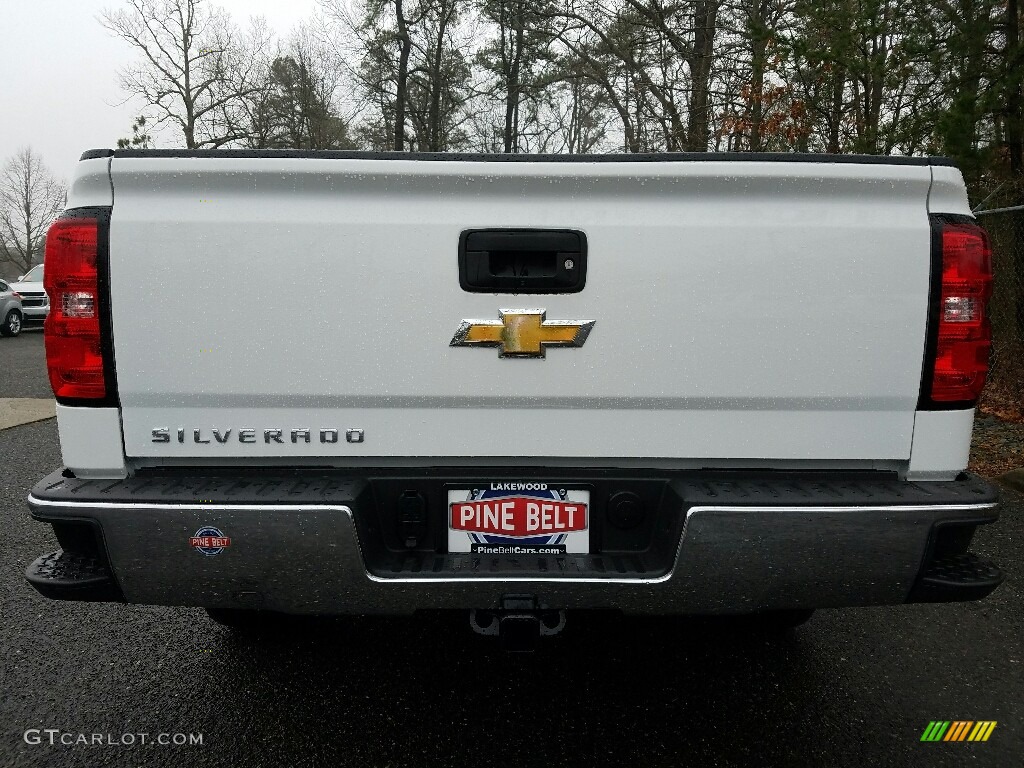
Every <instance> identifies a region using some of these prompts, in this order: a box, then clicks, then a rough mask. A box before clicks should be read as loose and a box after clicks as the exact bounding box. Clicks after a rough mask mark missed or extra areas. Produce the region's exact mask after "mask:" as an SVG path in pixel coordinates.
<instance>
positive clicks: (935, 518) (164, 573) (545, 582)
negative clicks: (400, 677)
mask: <svg viewBox="0 0 1024 768" xmlns="http://www.w3.org/2000/svg"><path fill="white" fill-rule="evenodd" d="M691 480H692V479H687V480H685V481H684V480H672V479H668V480H666V481H665V482H666V483H668V484H669V486H671V488H672V489H673V490H674V492H675V493H676V494H678V496H679V498H680V499H681V503H682V506H681V507H680V509H679V510H678V516H679V522H680V526H679V527H678V528H676V529H675V531H676V532H675V533H674V534H673V535H674V536H675V538H674V539H673V541H672V542H671V544H672V546H671V549H672V552H673V554H671V556H670V562H669V563H668V567H667V569H666V570H665V572H651V571H646V572H645V570H644V568H643V567H642V566H632V565H630V560H629V557H628V556H616V555H613V554H607V555H601V556H590V557H572V556H560V557H551V558H504V559H502V558H491V557H489V556H479V555H468V554H467V555H448V554H444V553H437V554H426V555H424V554H419V555H415V554H414V553H408V554H407V555H406V554H404V553H398V554H396V555H395V556H394V557H392V558H391V559H390V560H388V561H386V564H384V565H381V564H380V563H378V564H377V565H373V564H372V563H371V561H373V558H372V557H368V556H367V551H368V549H373V548H374V547H377V546H379V542H375V541H374V540H373V533H372V531H369V530H368V529H367V528H366V527H365V526H363V525H360V520H359V512H358V510H359V505H365V504H368V503H370V502H369V501H368V498H369V494H368V493H366V492H365V489H364V488H361V486H360V482H361V481H358V480H355V481H353V483H352V484H351V486H350V487H347V488H341V489H340V490H339V489H338V488H335V491H337V493H335V494H334V497H335V498H334V500H332V501H331V502H330V503H309V502H308V501H306V500H303V499H301V498H300V499H297V500H296V501H295V502H288V501H286V499H287V498H288V493H287V492H285V491H284V490H283V491H282V493H280V494H278V493H268V494H264V495H266V496H267V497H268V498H267V500H265V501H263V500H258V498H257V497H258V496H259V495H260V494H259V493H258V492H256V491H253V493H255V495H252V494H249V495H247V496H246V497H245V499H244V500H240V501H233V500H230V496H231V494H229V493H226V492H225V495H224V496H223V497H221V498H217V497H214V496H210V497H209V498H201V499H192V500H185V499H178V498H174V499H168V500H166V501H161V500H158V499H159V498H160V493H159V488H158V487H157V489H156V491H154V489H153V487H150V488H149V491H144V490H140V491H139V492H138V493H134V494H133V495H134V496H136V497H137V499H138V500H136V501H131V500H127V499H128V496H126V495H125V494H124V493H117V492H116V491H115V492H113V493H111V489H112V488H113V487H114V486H115V485H116V483H114V482H110V483H107V484H106V485H105V486H104V485H103V484H102V483H100V481H67V482H65V481H63V480H60V479H59V478H55V476H51V478H47V480H46V481H43V482H42V483H40V484H39V485H38V486H37V487H36V489H34V491H33V493H32V495H31V496H30V497H29V500H28V501H29V506H30V508H31V510H32V514H33V516H34V517H36V518H37V519H39V520H42V521H45V522H50V523H54V524H55V529H56V530H57V531H58V535H60V533H61V530H62V527H63V530H64V531H65V538H67V533H66V531H67V530H70V529H74V527H75V526H76V525H77V526H91V527H92V528H93V529H94V530H95V531H96V533H97V538H96V542H98V543H97V554H98V556H99V558H100V559H101V560H102V559H105V560H106V563H107V564H108V567H109V569H110V572H111V578H112V580H113V582H114V583H116V586H117V588H118V590H119V594H120V595H121V596H123V598H124V600H126V601H127V602H130V603H146V604H158V605H184V606H205V607H220V608H259V609H263V610H273V611H280V612H284V613H297V614H352V613H368V614H373V613H379V614H401V613H410V612H412V611H415V610H418V609H452V608H478V609H479V608H497V607H498V606H499V605H500V604H501V600H502V598H503V596H506V595H509V594H530V595H533V596H535V597H536V598H537V602H538V604H539V605H541V606H543V607H545V608H556V609H562V608H567V609H572V608H610V609H618V610H622V611H624V612H626V613H652V614H669V613H707V614H714V613H741V612H749V611H761V610H770V609H791V608H822V607H838V606H854V605H878V604H894V603H903V602H907V601H908V600H913V599H975V598H977V597H980V596H983V594H981V593H980V591H979V590H978V589H977V588H975V590H974V592H972V593H970V594H969V595H968V593H967V592H962V593H961V595H962V596H961V597H959V598H958V597H955V596H953V597H949V595H950V594H953V593H955V590H954V591H953V593H948V592H947V593H944V594H946V595H947V596H946V597H942V596H939V597H938V598H935V597H932V598H919V597H915V595H920V594H921V591H920V587H921V583H922V581H921V580H922V578H924V577H925V576H926V575H927V572H928V569H929V567H930V565H931V561H932V560H933V558H934V557H935V556H937V555H938V554H942V555H944V556H945V555H949V554H950V553H949V552H947V551H945V550H944V551H943V552H941V553H940V552H938V550H937V547H945V546H946V545H944V544H943V542H944V541H945V542H947V543H948V542H949V541H950V540H952V539H956V538H958V537H957V536H952V537H951V536H949V535H947V534H949V533H950V532H953V533H956V532H958V531H959V532H967V534H968V535H967V536H966V542H969V540H970V535H969V534H970V533H971V532H973V527H974V526H976V525H978V524H984V523H988V522H992V521H993V520H995V519H996V499H995V491H994V490H993V489H992V488H991V486H989V485H988V484H986V483H984V482H983V481H980V480H979V479H978V478H974V477H970V476H965V477H964V478H963V479H962V480H958V481H954V482H950V483H933V484H910V483H899V482H896V481H892V482H891V483H890V485H891V489H890V490H891V491H892V492H891V493H886V492H885V490H884V487H885V484H884V483H883V484H881V485H880V484H878V483H875V484H873V485H872V488H874V492H868V493H866V494H865V492H864V487H858V489H857V492H856V493H854V492H853V491H850V493H849V494H848V495H847V497H845V498H844V497H843V496H842V495H841V494H840V495H838V496H837V495H836V489H837V488H839V487H841V484H829V483H826V482H822V481H820V479H818V480H816V482H815V483H812V484H809V485H808V484H806V483H805V485H804V487H803V488H804V489H806V488H811V487H816V488H818V490H819V491H820V492H813V493H807V494H801V493H796V494H794V493H790V492H786V491H787V490H789V489H791V488H792V487H793V482H792V480H791V479H789V480H785V481H783V480H780V481H779V482H780V485H779V486H778V487H777V488H778V490H777V492H776V491H775V490H774V489H773V486H771V485H770V484H767V485H766V484H764V483H760V484H758V485H757V487H758V488H760V489H762V491H763V493H759V494H756V495H755V496H756V498H751V494H750V493H749V492H746V491H744V492H743V493H742V494H741V495H740V497H739V498H740V499H741V502H742V503H738V502H737V496H736V494H731V495H730V494H729V493H721V492H716V490H715V489H716V487H717V486H715V484H714V483H711V484H709V483H699V482H698V483H696V484H693V483H692V482H691ZM123 482H131V481H123ZM225 482H228V481H225ZM246 482H248V483H249V484H250V485H251V486H260V487H262V485H261V484H262V483H265V482H267V481H266V479H262V480H249V481H246ZM287 482H288V483H294V482H295V481H294V479H291V480H289V481H287ZM144 485H145V484H143V486H144ZM728 485H729V486H730V487H733V486H737V487H738V485H737V483H734V482H730V483H729V484H728ZM739 485H742V484H739ZM69 486H73V487H70V488H69ZM943 486H945V487H943ZM922 487H923V488H924V489H925V490H924V493H925V496H926V497H927V498H928V499H929V503H920V499H921V498H922V494H921V493H920V492H919V490H920V488H922ZM702 488H709V489H710V490H711V493H710V494H708V493H704V492H698V491H699V489H702ZM55 489H56V491H55ZM101 489H104V490H101ZM693 489H698V490H693ZM748 490H749V488H748ZM801 490H802V489H801ZM346 494H347V495H348V496H349V497H350V500H349V501H348V502H346V503H340V502H339V501H338V500H337V499H338V497H340V496H344V495H346ZM858 494H859V495H858ZM292 495H293V496H294V495H295V494H292ZM299 495H300V496H301V494H299ZM865 496H867V497H873V500H868V499H867V498H862V497H865ZM110 497H115V498H116V499H117V500H112V501H108V500H106V498H110ZM713 498H717V499H719V502H718V503H709V501H708V500H709V499H713ZM765 499H774V500H775V501H776V503H765ZM798 499H802V500H800V501H797V500H798ZM823 499H831V500H832V503H822V502H823ZM853 502H857V503H853ZM204 529H209V530H211V531H214V532H219V533H221V534H222V535H223V537H224V538H225V539H229V542H227V543H226V546H223V547H222V548H220V551H219V552H217V553H215V554H213V553H209V554H204V553H203V551H202V550H201V549H197V547H196V546H195V543H194V542H193V541H192V540H193V537H196V536H197V535H198V534H199V533H200V532H201V531H203V530H204ZM968 529H969V530H968ZM943 532H945V533H943ZM666 533H668V532H667V531H666ZM959 538H960V539H964V538H965V537H964V536H959ZM62 543H63V542H62ZM208 543H210V544H212V545H216V544H218V543H221V544H224V543H225V542H223V541H221V542H217V541H213V540H211V541H210V542H208ZM965 547H966V543H964V548H965ZM65 548H66V547H65ZM947 548H948V547H947ZM207 549H210V550H212V549H217V547H216V546H211V547H208V548H207ZM952 554H954V555H956V554H957V553H952ZM544 560H548V561H549V562H547V563H542V562H540V561H544ZM558 561H561V562H558ZM382 562H383V561H382ZM368 563H371V565H369V566H368ZM541 566H543V567H541ZM30 570H31V569H30ZM953 570H955V569H953ZM945 572H952V571H951V570H950V568H946V571H945ZM30 580H31V576H30ZM33 583H35V582H33ZM995 584H998V580H996V581H995ZM994 586H995V585H994V584H993V585H991V586H990V587H989V588H988V589H987V591H984V590H982V591H984V594H987V592H988V591H991V589H994ZM975 587H977V584H975ZM41 591H43V590H41ZM51 596H60V595H51ZM71 599H88V598H82V597H72V598H71ZM107 599H108V598H107Z"/></svg>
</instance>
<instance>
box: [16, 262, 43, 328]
mask: <svg viewBox="0 0 1024 768" xmlns="http://www.w3.org/2000/svg"><path fill="white" fill-rule="evenodd" d="M11 289H12V290H15V291H17V292H18V293H20V294H21V304H22V311H23V313H24V322H25V325H33V324H36V325H41V324H42V322H43V321H44V320H45V319H46V316H47V315H48V314H49V313H50V299H49V297H48V296H47V295H46V291H45V290H43V265H42V264H36V266H34V267H32V269H30V270H29V271H28V272H26V273H25V274H24V275H22V276H21V277H19V278H18V279H17V280H16V281H15V282H13V283H11Z"/></svg>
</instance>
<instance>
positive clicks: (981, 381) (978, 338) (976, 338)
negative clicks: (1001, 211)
mask: <svg viewBox="0 0 1024 768" xmlns="http://www.w3.org/2000/svg"><path fill="white" fill-rule="evenodd" d="M991 295H992V249H991V247H990V246H989V240H988V235H987V234H986V233H985V230H983V229H982V228H981V227H979V226H977V225H975V224H968V223H955V224H953V223H944V224H942V289H941V294H940V299H939V312H938V338H937V344H936V347H935V367H934V369H933V372H932V382H931V391H930V395H931V399H932V400H933V401H935V402H944V403H948V402H973V401H975V400H977V399H978V397H979V395H981V390H982V387H984V386H985V375H986V374H987V373H988V356H989V349H990V348H991V346H992V328H991V326H990V325H989V321H988V318H987V317H986V316H985V303H986V302H987V301H988V299H989V296H991Z"/></svg>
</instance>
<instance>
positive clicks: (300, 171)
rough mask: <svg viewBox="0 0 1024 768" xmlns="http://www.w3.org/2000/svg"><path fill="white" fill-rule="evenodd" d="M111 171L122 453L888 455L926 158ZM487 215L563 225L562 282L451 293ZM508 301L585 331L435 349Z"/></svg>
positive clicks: (906, 364) (223, 163)
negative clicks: (566, 282)
mask: <svg viewBox="0 0 1024 768" xmlns="http://www.w3.org/2000/svg"><path fill="white" fill-rule="evenodd" d="M111 176H112V181H113V189H114V201H115V202H114V207H113V213H112V218H111V236H110V285H111V306H112V315H113V317H112V321H113V334H114V355H115V365H116V376H117V389H118V394H119V398H120V404H121V409H122V426H123V433H124V446H125V452H126V455H127V456H129V457H142V458H145V457H149V458H162V459H173V458H175V457H179V458H192V459H200V460H209V461H211V462H217V461H224V460H230V459H233V458H234V459H238V458H245V459H247V460H249V461H250V462H251V461H252V460H254V459H260V458H266V459H268V460H269V459H271V458H277V459H279V460H280V459H283V460H288V461H291V460H299V459H302V461H303V462H304V463H308V462H309V461H310V460H311V459H312V458H318V459H321V460H323V462H324V463H332V462H333V463H345V462H350V461H352V460H356V459H361V460H367V461H372V460H375V459H388V458H391V459H397V458H401V457H417V458H420V459H422V458H424V457H436V458H438V459H457V458H460V457H464V458H466V459H467V460H472V461H475V462H477V463H480V462H481V461H482V460H483V461H486V459H488V458H494V459H500V458H508V457H516V458H517V459H518V460H520V461H528V460H530V459H534V458H536V459H543V460H545V461H548V462H552V461H553V462H554V463H557V462H558V461H564V462H572V461H575V460H579V461H582V462H589V463H595V461H600V460H603V459H608V460H612V461H616V460H619V461H622V460H627V461H628V460H633V461H638V460H644V461H651V460H655V459H669V460H685V461H687V462H696V463H697V464H699V465H700V464H703V465H708V466H713V465H715V464H716V462H720V463H723V464H727V465H730V466H735V465H739V466H742V465H743V462H744V461H747V460H750V461H755V460H756V461H760V462H762V463H763V462H764V461H765V460H769V461H770V460H778V461H780V462H781V461H790V460H839V461H848V462H851V463H855V462H857V461H860V460H865V461H866V460H874V461H878V460H882V461H885V460H893V461H902V460H906V459H907V458H908V456H909V454H910V445H911V437H912V431H913V424H914V412H915V406H916V403H917V399H918V393H919V388H920V379H921V367H922V356H923V349H924V346H925V329H926V316H927V304H928V286H929V267H930V260H929V223H928V215H927V199H928V190H929V184H930V180H931V169H930V168H929V167H927V166H912V165H883V164H852V163H842V164H835V163H808V162H803V163H784V162H767V161H730V162H721V161H680V162H662V163H648V162H585V163H580V162H479V161H458V160H448V161H443V162H431V161H424V160H412V159H410V160H394V159H351V158H337V157H302V158H298V157H295V158H292V157H280V158H265V157H264V158H247V157H239V156H221V157H145V156H144V157H137V158H124V157H115V158H114V159H113V161H112V164H111ZM491 227H502V228H506V227H507V228H520V227H521V228H537V229H545V228H552V229H573V230H579V231H581V232H583V233H584V234H585V236H586V240H587V246H588V257H587V262H588V263H587V279H586V286H585V288H584V289H583V290H582V291H580V292H578V293H572V294H557V295H513V294H497V295H496V294H491V293H469V292H467V291H464V290H463V289H462V288H461V287H460V283H459V266H458V246H459V238H460V234H461V233H462V232H463V231H464V230H467V229H478V228H491ZM516 308H529V309H541V310H544V311H545V312H546V316H547V318H548V320H551V321H560V320H577V321H587V322H593V323H594V326H593V328H592V331H591V333H590V335H589V337H588V338H587V339H586V343H585V344H584V345H582V346H580V347H575V348H569V347H566V348H561V347H554V348H551V349H549V350H548V351H547V354H546V356H545V357H544V358H543V359H516V358H509V357H502V356H500V355H499V352H500V350H499V349H495V348H493V347H480V348H473V347H459V346H450V342H451V341H452V338H453V336H454V335H455V334H456V332H457V331H458V329H459V327H460V324H461V323H462V322H463V321H464V320H466V319H477V320H479V319H483V320H487V319H491V320H494V321H497V320H498V313H499V311H500V310H508V309H516ZM154 430H156V431H157V433H158V434H166V436H167V439H166V440H164V439H163V437H159V436H156V435H155V433H154ZM214 430H216V432H214ZM305 430H308V435H309V436H308V439H307V433H306V432H305ZM348 430H360V431H361V434H362V439H361V441H355V442H349V441H348V440H346V432H347V431H348ZM352 434H353V435H355V436H356V437H353V439H354V440H358V433H352ZM339 436H340V437H339ZM250 438H251V439H250Z"/></svg>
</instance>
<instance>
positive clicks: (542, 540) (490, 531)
mask: <svg viewBox="0 0 1024 768" xmlns="http://www.w3.org/2000/svg"><path fill="white" fill-rule="evenodd" d="M448 551H449V552H474V553H476V554H481V555H531V554H536V555H560V554H586V553H587V552H589V551H590V491H589V490H584V489H579V488H571V487H569V488H567V487H566V486H564V485H560V484H556V483H543V482H514V483H509V482H504V481H502V482H492V483H482V484H480V485H479V486H478V487H476V488H460V489H454V490H453V489H449V491H448Z"/></svg>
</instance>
